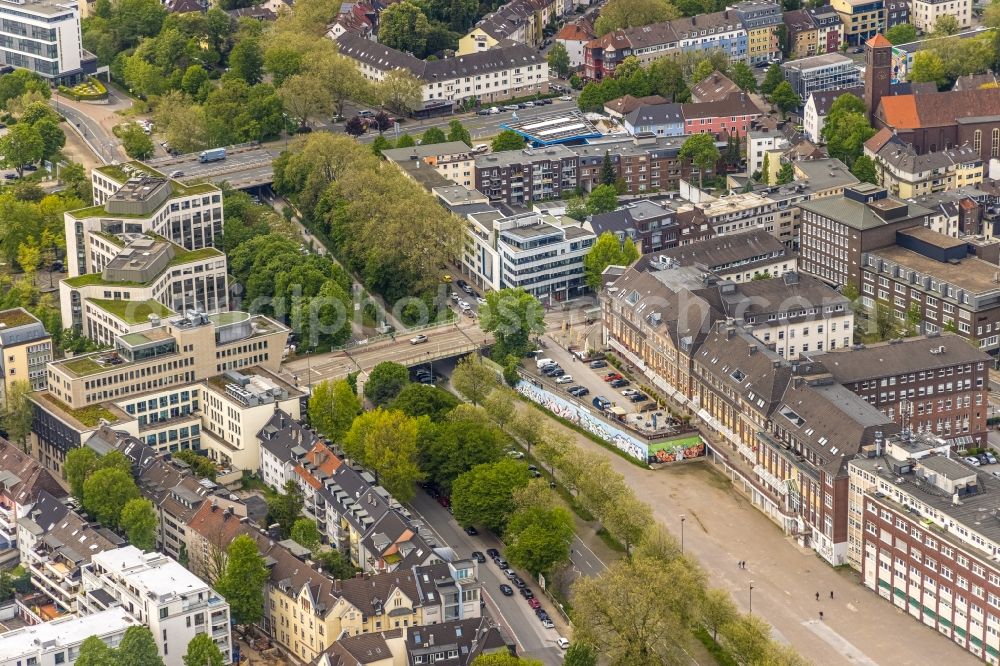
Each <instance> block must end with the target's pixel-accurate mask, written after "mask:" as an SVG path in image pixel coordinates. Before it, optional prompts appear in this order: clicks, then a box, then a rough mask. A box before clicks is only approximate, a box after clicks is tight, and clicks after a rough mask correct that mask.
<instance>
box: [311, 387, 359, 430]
mask: <svg viewBox="0 0 1000 666" xmlns="http://www.w3.org/2000/svg"><path fill="white" fill-rule="evenodd" d="M360 413H361V400H359V399H358V396H357V395H355V394H354V390H353V389H352V388H351V385H350V384H348V383H347V380H346V379H339V380H336V381H333V380H325V381H322V382H320V383H319V384H316V385H315V386H314V387H313V392H312V395H311V396H309V422H310V423H311V424H312V425H313V427H314V428H316V430H317V431H318V432H320V433H322V434H323V435H325V436H326V437H327V438H328V439H329V440H330V441H333V442H340V441H341V440H343V438H344V435H345V434H346V433H347V431H348V430H350V428H351V424H352V423H354V418H355V417H356V416H357V415H358V414H360Z"/></svg>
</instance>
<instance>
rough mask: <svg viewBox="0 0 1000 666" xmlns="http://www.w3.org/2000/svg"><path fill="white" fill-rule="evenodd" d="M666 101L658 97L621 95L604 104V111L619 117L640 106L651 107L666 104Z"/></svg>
mask: <svg viewBox="0 0 1000 666" xmlns="http://www.w3.org/2000/svg"><path fill="white" fill-rule="evenodd" d="M666 103H667V100H666V98H664V97H660V96H659V95H649V96H648V97H633V96H632V95H623V96H622V97H618V98H617V99H613V100H611V101H610V102H605V103H604V109H605V110H606V111H608V112H610V113H617V114H620V115H623V116H625V115H628V114H630V113H632V112H633V111H635V110H636V109H638V108H640V107H642V106H652V105H656V104H666Z"/></svg>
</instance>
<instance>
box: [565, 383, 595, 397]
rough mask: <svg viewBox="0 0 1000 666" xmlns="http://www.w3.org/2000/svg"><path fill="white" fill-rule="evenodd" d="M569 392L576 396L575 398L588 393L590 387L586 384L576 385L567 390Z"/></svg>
mask: <svg viewBox="0 0 1000 666" xmlns="http://www.w3.org/2000/svg"><path fill="white" fill-rule="evenodd" d="M569 392H570V394H572V395H574V396H576V397H577V398H582V397H583V396H585V395H587V394H588V393H590V389H589V388H587V387H586V386H576V387H574V388H571V389H570V390H569Z"/></svg>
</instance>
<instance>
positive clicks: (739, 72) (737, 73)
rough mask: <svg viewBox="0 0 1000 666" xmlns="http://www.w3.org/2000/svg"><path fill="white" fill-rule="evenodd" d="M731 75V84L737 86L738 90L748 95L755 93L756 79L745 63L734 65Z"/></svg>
mask: <svg viewBox="0 0 1000 666" xmlns="http://www.w3.org/2000/svg"><path fill="white" fill-rule="evenodd" d="M732 74H733V76H732V79H733V83H735V84H736V85H737V86H739V88H740V90H742V91H744V92H748V93H755V92H757V77H756V76H754V73H753V70H752V69H750V66H749V65H747V64H746V63H745V62H737V63H735V64H734V65H733V72H732Z"/></svg>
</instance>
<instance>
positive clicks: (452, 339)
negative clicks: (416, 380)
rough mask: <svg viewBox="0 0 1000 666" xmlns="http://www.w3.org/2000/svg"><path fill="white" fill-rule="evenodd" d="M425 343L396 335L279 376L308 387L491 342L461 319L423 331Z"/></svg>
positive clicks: (297, 363) (291, 365)
mask: <svg viewBox="0 0 1000 666" xmlns="http://www.w3.org/2000/svg"><path fill="white" fill-rule="evenodd" d="M423 334H424V335H426V336H427V338H428V340H427V342H425V343H423V344H418V345H413V344H410V338H411V337H412V336H413V335H416V333H407V334H405V335H399V336H397V337H396V339H395V340H383V341H380V342H376V343H373V344H372V345H370V346H368V345H364V346H358V347H355V348H353V349H351V350H348V351H339V352H330V353H328V354H317V355H315V356H308V357H306V358H301V359H295V360H292V361H289V362H287V363H285V364H284V365H283V366H282V374H284V375H285V376H286V377H287V379H288V380H289V381H292V382H293V383H294V382H295V381H297V382H298V385H306V384H312V383H315V382H319V381H323V380H324V379H342V378H344V377H346V376H347V375H348V374H349V373H351V372H358V371H361V372H363V373H367V372H370V371H371V370H372V368H374V367H375V366H376V365H378V364H379V363H381V362H382V361H392V362H395V363H402V364H403V365H407V366H413V365H419V364H421V363H426V362H429V361H432V360H437V359H438V358H444V357H448V356H453V355H455V354H459V353H468V352H471V351H473V350H475V349H476V348H478V347H480V346H482V345H483V344H484V343H487V342H488V341H490V340H491V338H490V336H488V335H487V334H485V333H483V332H482V330H480V328H479V324H478V322H476V321H474V320H472V319H469V318H466V317H462V318H460V320H459V321H458V323H457V324H447V325H445V326H442V327H439V328H433V329H428V330H426V331H423Z"/></svg>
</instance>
